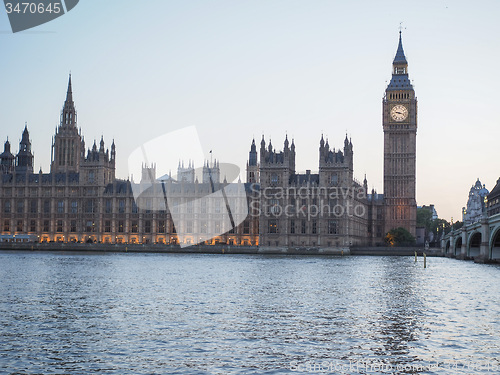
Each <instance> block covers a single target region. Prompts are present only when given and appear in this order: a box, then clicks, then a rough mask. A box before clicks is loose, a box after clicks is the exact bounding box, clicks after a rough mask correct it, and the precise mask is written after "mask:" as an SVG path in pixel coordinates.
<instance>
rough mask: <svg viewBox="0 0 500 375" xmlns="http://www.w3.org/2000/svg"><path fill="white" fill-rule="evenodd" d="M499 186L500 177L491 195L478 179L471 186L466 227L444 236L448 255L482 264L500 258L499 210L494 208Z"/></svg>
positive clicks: (445, 252)
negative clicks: (497, 211)
mask: <svg viewBox="0 0 500 375" xmlns="http://www.w3.org/2000/svg"><path fill="white" fill-rule="evenodd" d="M499 187H500V180H499V181H498V182H497V186H496V187H495V188H494V189H493V190H492V192H491V194H490V193H489V192H488V190H487V189H486V187H485V186H484V185H483V184H481V181H479V179H478V180H477V181H476V183H475V184H474V185H473V186H472V187H471V189H470V192H469V199H468V201H467V207H466V208H465V207H464V209H463V221H464V225H463V227H462V228H460V229H457V230H452V231H451V232H450V233H448V234H447V235H445V236H444V237H443V239H442V242H441V247H442V250H443V252H444V254H445V255H446V256H450V257H455V258H458V259H473V260H474V261H475V262H481V263H482V262H488V261H500V213H496V211H494V210H492V208H494V206H495V205H497V204H498V197H497V195H498V194H497V192H498V190H499Z"/></svg>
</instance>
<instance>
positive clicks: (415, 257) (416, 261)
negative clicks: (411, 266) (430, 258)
mask: <svg viewBox="0 0 500 375" xmlns="http://www.w3.org/2000/svg"><path fill="white" fill-rule="evenodd" d="M415 263H417V252H416V251H415Z"/></svg>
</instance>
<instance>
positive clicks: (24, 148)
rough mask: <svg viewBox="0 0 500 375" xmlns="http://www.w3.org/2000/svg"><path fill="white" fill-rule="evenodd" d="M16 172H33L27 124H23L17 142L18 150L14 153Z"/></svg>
mask: <svg viewBox="0 0 500 375" xmlns="http://www.w3.org/2000/svg"><path fill="white" fill-rule="evenodd" d="M16 172H18V173H33V154H32V153H31V141H30V133H29V132H28V125H27V124H25V126H24V131H23V135H22V137H21V142H19V152H18V153H17V155H16Z"/></svg>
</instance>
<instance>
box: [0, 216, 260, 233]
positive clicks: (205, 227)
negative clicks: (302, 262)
mask: <svg viewBox="0 0 500 375" xmlns="http://www.w3.org/2000/svg"><path fill="white" fill-rule="evenodd" d="M103 224H104V225H103V232H104V233H111V232H112V223H111V220H104V222H103ZM153 224H154V223H153V222H152V221H151V220H145V221H144V233H152V232H153ZM183 226H185V228H184V230H183V232H184V233H195V225H194V222H193V221H186V222H185V223H183ZM11 228H15V231H16V232H25V231H29V232H37V222H36V220H30V221H29V223H28V226H27V228H25V226H24V221H23V220H17V221H16V222H15V227H11V220H9V219H5V220H4V223H3V231H4V232H10V231H11ZM156 228H157V233H167V229H169V231H168V233H176V229H175V226H174V225H173V224H172V223H171V222H166V221H165V220H159V221H158V222H157V223H156ZM221 228H222V225H221V222H218V221H216V222H214V223H213V227H212V228H211V227H210V225H209V223H207V222H206V221H202V222H201V223H200V225H199V228H198V229H199V233H208V231H209V229H211V230H212V229H213V230H214V231H215V232H217V233H219V232H221ZM82 229H83V231H84V232H87V233H95V232H100V228H99V223H98V222H95V221H93V220H82V221H77V220H70V221H69V226H68V231H69V232H70V233H77V232H80V231H82ZM126 229H127V228H126V222H125V220H118V222H117V226H116V231H117V232H118V233H125V232H128V231H127V230H126ZM41 231H42V232H50V231H51V227H50V220H43V221H42V222H41ZM55 231H56V232H58V233H63V232H64V231H65V221H64V220H61V219H58V220H56V221H55ZM239 231H240V233H242V234H250V223H249V222H248V221H245V222H243V226H242V227H241V229H240V230H239ZM237 232H238V230H237V229H235V228H232V229H231V230H230V231H229V232H228V233H237ZM130 233H139V222H138V221H137V220H132V221H131V222H130Z"/></svg>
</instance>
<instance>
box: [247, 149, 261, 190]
mask: <svg viewBox="0 0 500 375" xmlns="http://www.w3.org/2000/svg"><path fill="white" fill-rule="evenodd" d="M262 142H264V139H262ZM261 147H262V148H265V147H264V146H261ZM247 182H250V183H253V182H259V163H258V162H257V146H256V145H255V139H253V140H252V145H251V146H250V152H249V153H248V162H247Z"/></svg>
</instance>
